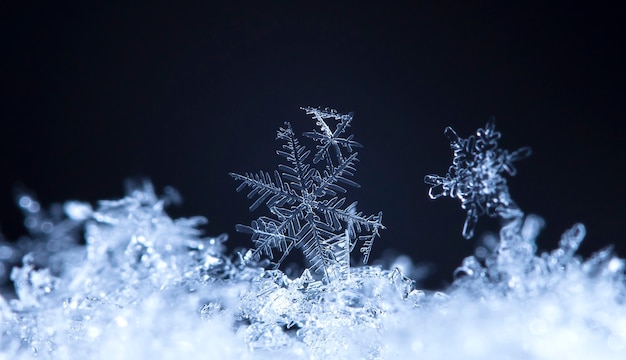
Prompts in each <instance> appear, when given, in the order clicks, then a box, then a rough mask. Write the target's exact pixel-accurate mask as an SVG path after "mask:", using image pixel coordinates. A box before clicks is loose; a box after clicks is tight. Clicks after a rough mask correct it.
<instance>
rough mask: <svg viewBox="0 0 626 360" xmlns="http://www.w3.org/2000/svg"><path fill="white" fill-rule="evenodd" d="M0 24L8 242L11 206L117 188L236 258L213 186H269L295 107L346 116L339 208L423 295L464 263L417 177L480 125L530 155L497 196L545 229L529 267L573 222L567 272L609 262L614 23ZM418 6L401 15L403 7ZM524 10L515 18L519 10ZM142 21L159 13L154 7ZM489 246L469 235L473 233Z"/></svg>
mask: <svg viewBox="0 0 626 360" xmlns="http://www.w3.org/2000/svg"><path fill="white" fill-rule="evenodd" d="M151 3H152V4H143V5H140V4H138V2H137V3H135V4H126V3H124V2H120V3H119V4H117V5H85V4H82V5H73V6H64V5H59V4H57V3H54V4H53V3H50V4H48V5H41V4H39V5H35V4H30V3H29V4H26V5H25V4H24V2H22V1H5V2H3V5H2V6H1V7H0V34H1V36H2V38H1V44H0V45H1V47H2V51H1V53H2V55H1V56H0V57H1V60H0V61H1V65H2V66H1V71H0V76H1V79H0V80H1V81H0V83H1V85H0V86H1V90H2V93H1V94H0V95H1V98H0V99H1V102H0V104H1V105H0V121H1V123H0V204H1V205H0V221H1V224H2V231H3V233H4V234H5V236H6V237H7V238H12V239H14V238H16V237H17V236H18V235H19V234H21V233H23V230H22V229H21V216H20V214H19V211H18V210H17V208H16V206H15V205H14V201H13V188H14V186H15V185H16V184H18V183H21V184H24V185H25V186H27V187H29V188H31V189H33V190H34V191H36V192H37V194H38V195H39V197H40V199H41V200H42V202H43V203H45V204H50V203H52V202H59V201H64V200H67V199H80V200H87V201H91V202H94V201H96V200H98V199H103V198H104V199H112V198H119V197H121V196H122V195H123V187H122V182H123V180H124V179H125V178H127V177H129V176H147V177H149V178H150V179H152V181H153V182H154V184H155V186H156V188H157V189H158V190H159V191H160V190H161V189H162V188H163V187H164V186H167V185H172V186H174V187H176V188H177V189H178V190H179V191H180V192H181V193H182V195H183V197H184V200H185V202H184V204H183V205H182V207H180V208H177V209H172V210H171V212H170V213H172V214H174V215H176V216H191V215H204V216H206V217H208V218H209V221H210V223H209V225H208V226H207V228H206V232H207V234H209V235H217V234H219V233H222V232H227V233H229V235H230V241H229V243H230V246H231V247H235V246H241V245H248V244H249V238H247V236H246V235H245V234H238V233H235V231H234V227H235V224H237V223H244V224H248V223H249V222H250V220H252V219H254V218H256V217H257V216H259V215H261V214H262V212H261V211H257V212H256V213H250V212H248V210H247V208H248V206H249V205H250V202H249V201H248V200H247V199H246V198H245V196H244V195H243V194H238V193H236V192H235V187H236V183H235V182H234V181H233V180H232V179H231V178H230V177H229V176H228V172H230V171H233V172H239V173H243V172H245V171H258V170H261V169H263V170H272V169H275V168H276V165H277V164H278V163H279V161H281V159H280V158H279V157H278V156H277V155H275V149H276V148H277V146H278V143H277V142H275V141H274V138H275V131H276V129H277V128H278V127H279V126H280V125H282V123H283V122H284V121H287V120H288V121H291V122H292V124H293V126H294V128H295V130H296V131H297V132H299V133H301V132H303V131H308V130H311V129H312V128H313V126H314V123H313V121H312V120H310V119H309V118H308V116H306V115H305V114H304V113H303V112H301V111H300V110H299V107H300V106H308V105H311V106H330V107H333V108H336V109H337V110H339V111H340V112H348V111H354V112H355V120H354V123H353V127H352V128H351V129H352V131H353V133H354V134H355V139H356V140H357V141H359V142H361V143H363V144H364V145H365V148H363V149H361V150H360V156H359V157H360V160H361V162H360V163H359V164H358V171H357V174H356V180H357V181H358V182H359V183H360V184H361V185H362V189H355V190H352V191H351V192H350V193H349V196H348V197H349V199H350V200H359V208H360V209H361V210H363V211H365V212H366V213H375V212H377V211H378V210H383V212H384V223H385V225H386V226H387V227H388V229H387V230H385V231H384V232H383V233H382V238H381V239H379V240H378V241H377V242H376V243H375V245H374V252H373V255H372V258H373V259H376V258H380V257H381V256H382V253H383V250H385V249H393V250H396V251H398V252H402V253H408V254H410V255H411V257H412V258H413V260H414V261H415V262H417V263H431V264H434V265H435V267H434V270H435V272H434V273H433V274H432V275H431V277H430V278H429V280H428V281H427V282H426V283H425V284H424V286H427V287H440V286H442V285H443V284H445V283H446V282H449V281H450V280H451V274H452V271H453V270H454V268H455V267H456V266H457V265H458V264H460V262H461V260H462V258H463V257H465V256H468V255H470V254H471V253H472V251H473V248H474V246H475V241H474V240H471V241H466V240H463V239H462V237H461V228H462V225H463V220H464V216H465V215H464V213H463V212H462V210H461V209H460V207H459V204H458V202H456V201H453V200H451V199H441V200H438V201H430V200H429V199H428V197H427V190H428V187H427V186H426V185H425V184H424V183H423V177H424V175H425V174H429V173H436V174H440V175H443V174H444V173H445V171H446V169H447V167H448V166H449V164H450V160H451V153H450V150H449V147H448V142H447V139H446V138H445V136H444V135H443V129H444V128H445V126H448V125H451V126H453V127H454V128H455V129H456V130H457V131H458V133H459V134H460V135H462V136H467V135H469V134H471V133H472V132H474V131H475V130H476V129H477V128H478V127H481V126H483V125H484V123H485V121H486V120H487V118H488V117H489V116H491V115H494V116H496V118H497V128H498V129H499V130H500V131H502V133H503V139H502V141H501V144H502V146H503V147H504V148H507V149H510V150H515V149H517V148H518V147H521V146H524V145H529V146H531V147H532V148H533V155H532V157H531V158H529V159H526V160H523V161H522V162H520V163H518V169H519V174H518V176H516V177H515V178H512V179H510V181H509V185H510V188H511V192H512V194H513V197H514V198H515V199H516V201H517V202H518V204H519V205H520V206H521V207H522V208H523V209H524V210H525V211H526V212H528V213H535V214H539V215H542V216H543V217H544V218H545V219H546V221H547V226H546V228H545V229H544V231H543V233H542V235H541V237H540V238H539V247H540V248H541V249H550V248H553V247H554V246H556V244H557V242H558V239H559V236H560V234H561V232H562V231H563V230H565V229H566V228H568V227H570V226H571V225H572V224H573V223H575V222H583V223H585V224H586V226H587V230H588V235H587V240H586V241H585V242H584V243H583V247H582V253H583V254H585V255H589V254H590V253H591V252H592V251H594V250H598V249H600V248H601V247H603V246H606V245H608V244H611V243H614V244H616V246H617V250H618V253H619V254H620V255H622V256H626V244H625V240H626V221H625V220H626V218H625V215H626V211H625V210H624V207H623V206H624V205H625V204H626V202H625V200H626V192H625V190H624V188H625V185H624V177H625V175H624V174H625V173H626V172H625V171H624V165H626V151H625V150H624V144H623V141H622V139H623V137H624V136H623V130H622V128H623V125H622V124H623V122H624V120H625V119H626V110H625V106H624V104H625V100H626V91H625V89H624V81H625V80H626V77H625V76H624V70H623V68H624V64H626V61H625V60H626V56H625V55H624V52H625V51H624V50H625V49H624V44H625V42H624V40H625V36H624V34H625V32H624V26H623V23H624V22H625V20H626V19H625V18H624V12H622V11H621V9H618V8H614V7H610V6H606V7H604V6H601V5H594V7H588V6H579V5H573V4H572V3H571V2H563V3H561V4H557V3H551V5H546V4H544V3H543V2H542V3H538V4H535V5H530V4H529V3H526V2H524V4H525V5H519V4H517V5H512V4H503V3H508V2H500V3H496V4H483V5H476V4H470V2H459V3H456V4H453V3H443V2H432V3H429V2H410V3H411V5H409V2H407V3H404V4H402V3H399V2H395V3H394V4H393V5H389V4H383V2H380V4H378V5H368V4H366V3H364V2H354V3H352V4H342V5H337V4H321V3H319V2H315V3H313V4H309V5H303V4H302V3H299V2H273V3H272V2H258V3H257V4H251V3H242V2H228V5H226V4H217V3H215V2H194V5H190V3H191V2H189V3H185V4H183V3H182V2H178V3H177V4H173V2H172V4H168V3H166V2H151ZM414 3H417V4H414ZM518 3H520V4H521V2H518ZM157 4H158V5H157ZM495 229H497V223H496V222H495V221H490V220H489V219H486V220H484V219H483V220H481V222H480V223H479V226H478V229H477V233H481V232H484V231H488V230H495Z"/></svg>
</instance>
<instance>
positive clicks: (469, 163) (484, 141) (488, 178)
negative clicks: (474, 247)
mask: <svg viewBox="0 0 626 360" xmlns="http://www.w3.org/2000/svg"><path fill="white" fill-rule="evenodd" d="M444 134H445V135H446V136H447V137H448V139H449V140H450V148H452V151H453V153H454V158H453V160H452V166H450V168H449V169H448V173H447V174H446V176H445V177H442V176H438V175H426V177H425V178H424V182H426V183H427V184H429V185H431V187H430V189H429V191H428V195H429V196H430V198H431V199H437V198H439V197H442V196H450V197H452V198H458V199H459V200H461V207H462V208H463V209H465V210H467V217H466V219H465V224H464V226H463V237H465V238H466V239H469V238H471V237H472V236H473V235H474V227H475V225H476V222H477V221H478V217H479V216H480V215H483V214H487V215H489V216H490V217H496V216H499V217H502V218H511V217H512V216H515V215H517V213H518V212H519V208H518V207H517V205H516V204H515V203H514V202H513V200H512V199H511V196H510V195H509V188H508V186H507V182H506V178H505V177H504V176H503V173H504V172H506V173H508V174H509V175H511V176H513V175H515V174H516V172H517V170H516V168H515V166H514V165H513V162H515V161H517V160H520V159H523V158H525V157H527V156H529V155H530V153H531V150H530V148H529V147H523V148H521V149H518V150H516V151H514V152H512V153H510V152H509V151H507V150H503V149H500V148H498V140H500V137H501V134H500V132H499V131H495V119H494V118H490V119H489V121H488V122H487V125H486V126H485V128H484V129H478V131H477V132H476V136H474V135H471V136H470V137H468V138H467V139H462V138H461V137H459V135H457V133H456V132H455V131H454V130H453V129H452V128H451V127H447V128H446V129H445V131H444Z"/></svg>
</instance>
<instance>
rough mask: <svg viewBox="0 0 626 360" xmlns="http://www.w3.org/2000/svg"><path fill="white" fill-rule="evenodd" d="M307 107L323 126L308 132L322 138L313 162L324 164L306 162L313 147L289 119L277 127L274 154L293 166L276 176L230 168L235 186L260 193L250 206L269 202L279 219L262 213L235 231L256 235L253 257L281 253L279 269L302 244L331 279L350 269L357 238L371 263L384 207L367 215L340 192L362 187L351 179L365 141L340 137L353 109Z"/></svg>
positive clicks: (314, 266)
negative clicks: (300, 137)
mask: <svg viewBox="0 0 626 360" xmlns="http://www.w3.org/2000/svg"><path fill="white" fill-rule="evenodd" d="M303 110H305V111H306V113H307V114H310V115H313V118H314V119H315V120H316V124H317V126H319V127H320V131H312V132H307V133H305V134H304V135H305V136H306V137H309V138H311V139H313V140H316V141H318V142H319V143H320V144H319V145H317V153H316V154H315V156H314V158H313V164H317V163H319V162H320V161H322V160H325V167H324V169H323V170H318V169H317V168H315V167H313V166H312V164H310V163H308V162H307V159H308V157H309V156H310V154H311V151H310V150H308V149H307V148H306V147H304V146H302V145H300V142H299V140H298V138H297V136H296V135H295V133H294V131H293V129H292V127H291V124H290V123H285V127H284V128H280V129H279V130H278V132H277V136H276V138H277V139H279V140H282V141H283V142H284V144H283V146H282V150H278V151H276V153H277V154H278V155H281V156H283V157H284V158H285V159H286V160H287V163H288V164H289V165H284V164H281V165H279V166H278V169H279V170H280V171H278V170H277V171H274V174H273V177H272V175H270V174H269V173H267V172H264V171H261V172H259V173H258V174H253V173H246V174H245V175H239V174H235V173H231V176H232V177H233V178H235V179H236V180H238V181H241V185H240V186H239V187H238V188H237V191H241V190H243V189H244V188H246V187H250V188H251V190H250V193H249V194H248V198H253V197H255V196H257V197H258V198H257V199H256V201H255V202H254V203H253V204H252V205H251V206H250V210H251V211H253V210H255V209H256V208H258V207H259V205H261V204H262V203H265V205H266V206H267V207H268V209H269V211H270V212H271V213H272V214H273V215H274V216H275V218H271V217H266V216H262V217H260V218H259V219H257V220H255V221H253V222H252V224H251V226H246V225H238V226H237V231H241V232H246V233H250V234H252V241H253V242H254V245H255V247H256V250H255V251H254V252H253V253H252V254H251V256H252V257H254V258H258V257H259V256H260V255H261V254H265V255H267V256H269V257H270V258H271V259H274V249H276V250H278V251H279V252H282V256H281V258H280V259H279V260H278V261H277V262H276V264H275V266H276V268H278V266H280V264H281V263H282V262H283V260H284V259H285V258H286V256H287V255H288V254H289V253H290V252H291V250H292V249H293V248H299V249H301V250H302V252H303V253H304V255H305V257H306V258H307V260H308V261H309V263H310V265H311V268H312V269H313V270H314V271H318V272H321V273H323V274H324V276H325V277H326V278H327V279H335V278H343V277H345V276H347V274H348V271H349V266H350V252H351V251H352V250H353V249H354V247H355V246H356V243H357V242H358V241H362V242H363V245H362V247H361V249H360V251H361V253H362V254H363V262H364V263H367V260H368V258H369V255H370V252H371V248H372V245H373V243H374V239H375V238H376V237H377V236H378V232H379V230H380V229H384V227H383V225H382V222H381V221H382V212H379V213H378V215H363V213H362V212H357V210H356V205H357V203H356V202H353V203H351V204H350V205H348V206H344V204H345V203H346V198H345V197H341V196H338V193H342V194H343V193H345V192H346V191H347V190H346V188H345V187H344V186H345V185H349V186H354V187H359V184H357V183H356V182H354V181H353V180H351V179H350V177H352V176H353V175H354V172H355V171H356V169H355V167H354V166H355V163H356V162H357V161H358V159H357V155H358V153H356V152H352V148H353V147H361V146H362V145H361V144H359V143H358V142H356V141H354V140H352V137H353V136H352V135H349V136H348V137H341V135H342V134H343V133H344V132H345V131H346V128H348V127H349V126H350V122H351V121H352V114H348V115H342V114H339V113H337V112H336V111H334V110H328V109H326V110H321V109H317V108H310V107H308V108H303ZM329 119H330V120H335V121H339V123H338V124H337V126H336V128H335V130H334V131H333V130H331V127H330V126H329V125H328V123H327V121H328V120H329ZM342 149H345V151H347V154H344V153H343V152H342V151H344V150H342ZM331 150H332V152H333V153H334V156H333V155H332V154H331Z"/></svg>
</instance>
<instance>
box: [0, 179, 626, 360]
mask: <svg viewBox="0 0 626 360" xmlns="http://www.w3.org/2000/svg"><path fill="white" fill-rule="evenodd" d="M166 202H167V199H165V198H158V197H157V196H156V195H155V194H154V191H153V190H152V188H151V186H150V185H149V184H148V183H146V184H144V185H143V186H142V187H139V188H137V189H135V190H133V191H131V192H130V193H129V194H128V196H127V197H125V198H123V199H121V200H115V201H102V202H100V203H99V205H98V207H97V209H96V210H91V207H90V206H89V205H87V204H80V203H73V204H71V205H68V204H66V205H67V206H66V207H65V209H66V211H67V215H68V217H66V218H64V219H61V220H60V221H58V222H57V226H55V227H54V229H53V230H52V231H50V232H48V233H46V234H45V236H43V235H42V236H40V237H39V238H37V239H33V240H32V241H33V243H38V244H39V243H50V242H54V241H57V242H59V241H61V240H59V237H66V236H67V231H66V230H64V229H61V230H63V231H57V230H58V228H59V227H64V228H65V229H67V228H72V229H74V228H78V229H84V231H85V239H86V244H85V245H79V244H78V237H76V238H74V242H73V243H70V242H68V240H67V239H65V238H64V240H63V241H62V243H63V244H65V245H64V246H61V247H59V246H56V247H52V251H51V250H50V249H51V248H50V247H41V246H34V245H33V248H37V249H44V250H40V251H39V252H36V253H29V255H26V256H25V257H24V260H23V263H22V265H21V266H20V267H15V268H13V270H12V272H11V279H12V280H13V281H14V283H15V289H16V294H17V297H16V298H13V299H9V298H10V297H11V294H9V293H7V294H5V298H0V331H1V334H2V337H1V338H0V349H1V351H0V359H31V358H44V359H47V358H50V359H85V358H89V359H105V358H106V359H110V358H115V359H136V358H151V359H171V358H193V357H198V358H219V359H229V358H233V359H235V358H236V359H266V358H267V359H281V358H285V359H287V358H289V359H319V358H335V359H343V358H346V359H347V358H365V359H398V358H427V359H460V358H462V359H479V358H480V359H484V358H498V359H556V358H560V359H562V358H567V359H588V358H594V359H623V358H624V356H625V355H626V311H625V308H624V294H625V288H624V278H623V270H624V262H623V261H622V260H620V259H618V258H616V257H615V256H613V255H612V253H611V251H610V249H605V250H603V251H600V252H599V253H597V254H596V255H594V256H593V257H592V258H590V259H588V260H586V261H583V260H582V259H580V258H579V257H576V256H575V255H574V253H573V251H575V248H576V247H577V246H578V244H579V243H580V240H582V237H583V236H584V232H585V229H584V226H582V225H580V224H579V225H576V226H574V227H573V229H571V230H570V231H568V232H566V233H565V234H564V236H563V239H562V241H561V246H560V247H559V248H558V249H556V250H554V251H553V252H551V253H546V254H540V255H539V256H535V255H532V256H530V257H529V258H526V259H524V261H523V263H520V262H516V263H515V264H511V263H502V259H499V258H498V255H496V254H492V256H495V258H493V259H491V260H492V261H489V259H487V260H483V259H477V258H474V257H470V258H467V259H466V260H465V261H464V262H463V265H462V266H461V267H460V268H459V270H458V271H457V277H458V279H457V280H456V281H455V282H454V284H453V285H452V286H451V287H450V288H449V289H447V290H446V291H444V292H423V291H420V290H417V289H414V288H413V281H412V280H411V279H409V278H407V277H405V276H404V275H403V274H402V272H401V271H400V270H398V269H393V270H388V269H381V268H379V267H374V266H364V267H355V268H351V272H350V274H349V277H348V278H347V279H345V280H344V281H341V282H325V281H322V280H320V279H317V278H316V277H315V276H313V275H312V274H311V273H310V272H309V271H308V270H305V271H304V273H303V274H302V275H301V276H299V277H297V278H294V279H289V278H288V277H287V276H286V275H285V274H283V273H282V272H281V271H280V270H264V269H263V267H262V266H263V265H264V264H263V263H252V264H251V263H249V262H248V263H243V262H242V261H241V258H242V257H243V256H244V255H242V254H233V255H227V254H226V248H225V246H224V241H226V236H225V235H222V236H218V237H203V236H202V235H201V234H200V232H199V231H198V230H197V229H196V227H197V226H198V225H199V224H201V223H202V222H203V219H202V218H191V219H177V220H173V219H171V218H170V217H169V216H168V215H167V214H166V213H165V212H164V210H163V206H164V203H166ZM67 209H70V210H67ZM42 222H43V220H42ZM70 223H71V225H72V226H69V225H68V224H70ZM541 223H542V221H541V219H540V218H538V217H535V216H528V217H526V220H525V222H524V224H523V227H522V229H523V231H522V232H521V233H522V234H524V236H525V237H524V238H523V241H524V242H525V243H528V244H532V243H533V241H534V236H536V234H537V232H538V230H539V228H540V226H541ZM39 225H41V224H39ZM73 233H74V234H80V231H74V232H73ZM77 236H78V235H77ZM68 244H70V245H68ZM3 246H9V245H8V244H3ZM14 251H17V248H14ZM5 252H6V251H5ZM498 260H500V263H498ZM42 263H45V264H47V267H45V268H44V267H41V266H40V265H38V264H42ZM484 263H489V264H491V265H490V266H485V265H483V264H484ZM5 299H8V300H5Z"/></svg>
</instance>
